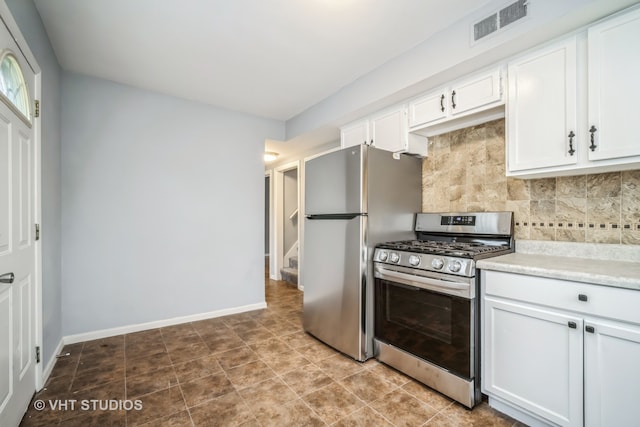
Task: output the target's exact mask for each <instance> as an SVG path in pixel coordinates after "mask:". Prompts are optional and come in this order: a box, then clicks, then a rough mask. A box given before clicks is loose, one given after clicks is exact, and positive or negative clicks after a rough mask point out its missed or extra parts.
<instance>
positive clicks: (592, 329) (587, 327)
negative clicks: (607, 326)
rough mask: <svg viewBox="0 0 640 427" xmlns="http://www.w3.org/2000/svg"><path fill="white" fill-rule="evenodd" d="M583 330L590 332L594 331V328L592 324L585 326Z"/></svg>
mask: <svg viewBox="0 0 640 427" xmlns="http://www.w3.org/2000/svg"><path fill="white" fill-rule="evenodd" d="M584 330H585V331H587V332H589V333H590V334H592V333H594V332H595V331H596V328H594V327H593V326H585V327H584Z"/></svg>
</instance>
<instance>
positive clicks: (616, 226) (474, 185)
mask: <svg viewBox="0 0 640 427" xmlns="http://www.w3.org/2000/svg"><path fill="white" fill-rule="evenodd" d="M505 170H506V169H505V129H504V119H500V120H495V121H492V122H489V123H485V124H482V125H479V126H474V127H470V128H466V129H461V130H458V131H455V132H451V133H448V134H444V135H439V136H436V137H432V138H429V156H428V157H427V158H425V159H424V160H423V162H422V211H423V212H445V211H449V212H468V211H493V210H496V211H501V210H508V211H513V212H514V217H515V233H516V239H531V240H558V241H569V242H598V243H623V244H640V170H634V171H624V172H611V173H602V174H593V175H579V176H570V177H557V178H544V179H529V180H523V179H517V178H510V177H507V176H506V175H505Z"/></svg>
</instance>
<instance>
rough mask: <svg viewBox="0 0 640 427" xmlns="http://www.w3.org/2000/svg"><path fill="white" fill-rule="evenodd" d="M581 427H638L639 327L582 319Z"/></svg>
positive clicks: (639, 419)
mask: <svg viewBox="0 0 640 427" xmlns="http://www.w3.org/2000/svg"><path fill="white" fill-rule="evenodd" d="M584 383H585V388H584V412H585V426H588V427H591V426H593V427H596V426H598V427H599V426H636V425H640V408H639V407H638V405H639V402H638V398H640V327H637V326H633V325H628V324H624V323H618V322H609V321H604V320H597V319H589V318H587V319H585V334H584Z"/></svg>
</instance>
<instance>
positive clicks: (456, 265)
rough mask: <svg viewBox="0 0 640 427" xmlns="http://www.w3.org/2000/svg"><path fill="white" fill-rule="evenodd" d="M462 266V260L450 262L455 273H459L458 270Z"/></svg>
mask: <svg viewBox="0 0 640 427" xmlns="http://www.w3.org/2000/svg"><path fill="white" fill-rule="evenodd" d="M461 268H462V264H460V261H451V262H450V263H449V271H453V272H454V273H457V272H458V271H460V269H461Z"/></svg>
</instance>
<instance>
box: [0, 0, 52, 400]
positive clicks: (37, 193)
mask: <svg viewBox="0 0 640 427" xmlns="http://www.w3.org/2000/svg"><path fill="white" fill-rule="evenodd" d="M0 19H2V21H4V24H5V25H6V27H7V29H8V30H9V32H10V33H11V35H12V36H13V38H14V39H15V41H16V43H17V45H18V47H19V48H20V53H21V54H22V55H23V56H24V57H25V59H26V60H27V62H28V63H29V66H30V67H31V69H32V70H33V73H34V74H35V85H34V88H33V99H32V101H33V100H35V99H38V100H40V101H42V69H41V68H40V66H39V65H38V61H37V60H36V57H35V56H34V55H33V53H32V52H31V49H29V45H28V44H27V41H26V39H25V38H24V36H23V35H22V33H21V32H20V28H19V27H18V24H17V22H16V21H15V19H14V18H13V15H12V14H11V11H10V10H9V7H8V6H7V4H6V3H5V1H4V0H0ZM41 132H42V128H41V120H40V117H34V118H33V139H34V149H35V165H34V171H33V186H34V188H33V190H34V203H35V209H34V223H35V224H42V188H41V179H42V145H41V138H42V137H41V135H42V133H41ZM44 231H45V233H46V230H44ZM34 246H35V252H36V254H35V255H36V260H35V282H36V283H35V296H34V297H35V312H34V317H35V319H34V320H35V322H34V328H35V331H34V333H35V344H36V346H40V348H43V345H42V344H43V331H42V329H43V324H42V323H43V320H42V313H43V311H42V310H43V305H42V240H37V241H35V242H34ZM43 365H44V361H43V360H41V362H40V363H37V364H36V367H35V371H36V372H35V374H36V375H35V376H36V383H35V390H40V389H42V387H43V386H44V382H45V380H46V378H44V376H43Z"/></svg>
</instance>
